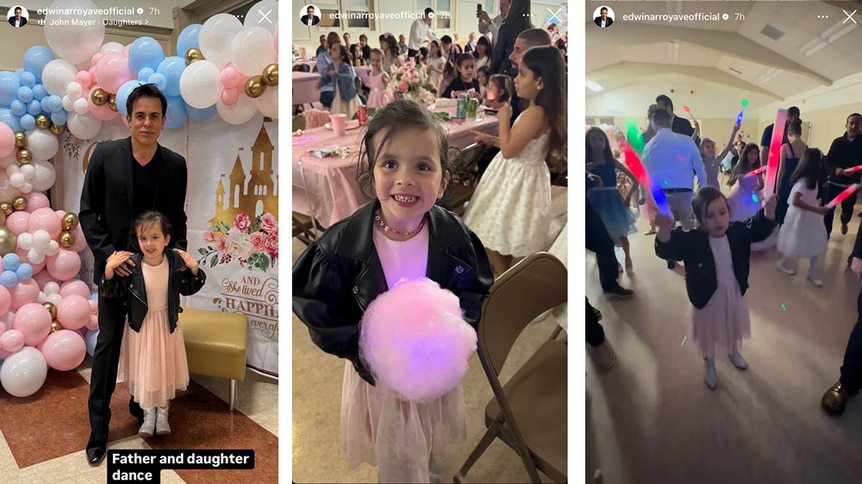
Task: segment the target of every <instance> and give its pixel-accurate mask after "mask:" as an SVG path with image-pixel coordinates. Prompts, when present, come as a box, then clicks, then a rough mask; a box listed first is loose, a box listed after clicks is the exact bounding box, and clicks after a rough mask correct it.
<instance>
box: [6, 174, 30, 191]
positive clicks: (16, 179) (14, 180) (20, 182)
mask: <svg viewBox="0 0 862 484" xmlns="http://www.w3.org/2000/svg"><path fill="white" fill-rule="evenodd" d="M26 181H27V179H26V178H24V175H23V174H22V173H21V172H20V171H19V172H15V173H13V174H12V175H10V176H9V184H10V185H12V186H13V187H15V188H21V187H23V186H24V183H25V182H26Z"/></svg>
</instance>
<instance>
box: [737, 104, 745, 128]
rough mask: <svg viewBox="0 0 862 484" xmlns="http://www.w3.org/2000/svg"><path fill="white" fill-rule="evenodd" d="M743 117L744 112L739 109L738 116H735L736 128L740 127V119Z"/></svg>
mask: <svg viewBox="0 0 862 484" xmlns="http://www.w3.org/2000/svg"><path fill="white" fill-rule="evenodd" d="M743 116H745V110H744V109H740V110H739V114H737V115H736V127H737V128H738V127H740V126H742V117H743Z"/></svg>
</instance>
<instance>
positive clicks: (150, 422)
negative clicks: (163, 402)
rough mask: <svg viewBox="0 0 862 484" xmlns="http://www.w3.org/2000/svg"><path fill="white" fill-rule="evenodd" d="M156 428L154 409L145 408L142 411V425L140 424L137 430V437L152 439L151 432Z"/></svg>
mask: <svg viewBox="0 0 862 484" xmlns="http://www.w3.org/2000/svg"><path fill="white" fill-rule="evenodd" d="M155 427H156V409H155V408H145V409H144V423H142V424H141V429H140V430H138V435H143V436H146V437H152V436H153V431H154V430H155Z"/></svg>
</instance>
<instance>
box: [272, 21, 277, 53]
mask: <svg viewBox="0 0 862 484" xmlns="http://www.w3.org/2000/svg"><path fill="white" fill-rule="evenodd" d="M272 46H273V47H275V53H276V54H278V24H276V25H275V32H274V33H273V34H272Z"/></svg>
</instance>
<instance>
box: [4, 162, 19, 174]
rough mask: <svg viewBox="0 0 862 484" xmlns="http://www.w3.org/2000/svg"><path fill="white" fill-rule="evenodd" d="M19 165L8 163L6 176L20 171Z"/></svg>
mask: <svg viewBox="0 0 862 484" xmlns="http://www.w3.org/2000/svg"><path fill="white" fill-rule="evenodd" d="M18 166H19V165H9V166H7V167H6V176H12V175H13V174H15V173H18V172H19V171H20V168H18Z"/></svg>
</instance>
